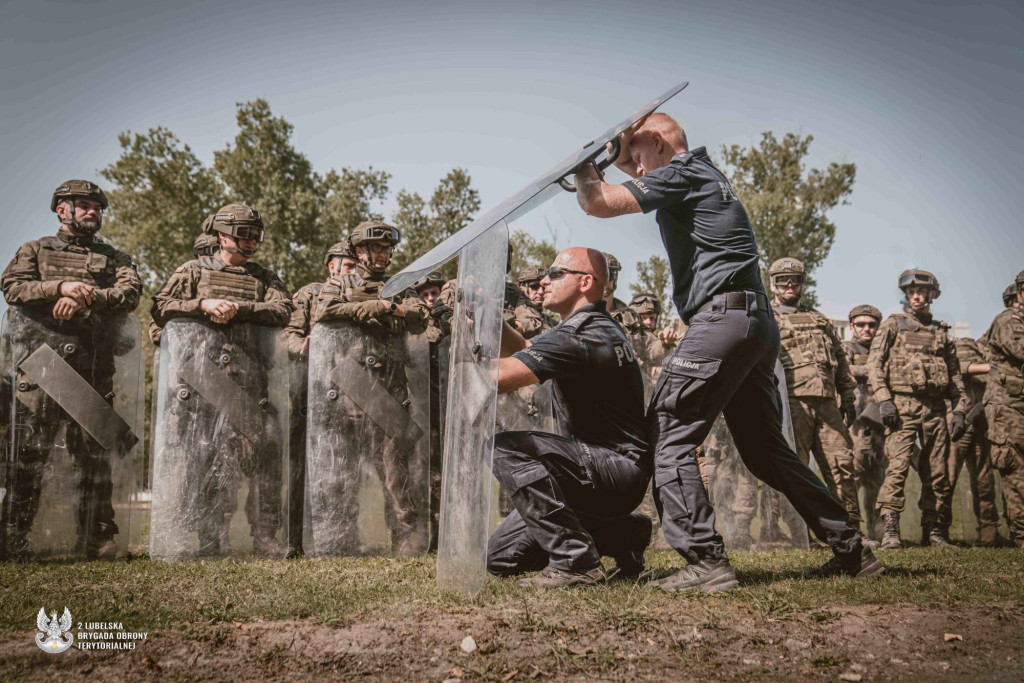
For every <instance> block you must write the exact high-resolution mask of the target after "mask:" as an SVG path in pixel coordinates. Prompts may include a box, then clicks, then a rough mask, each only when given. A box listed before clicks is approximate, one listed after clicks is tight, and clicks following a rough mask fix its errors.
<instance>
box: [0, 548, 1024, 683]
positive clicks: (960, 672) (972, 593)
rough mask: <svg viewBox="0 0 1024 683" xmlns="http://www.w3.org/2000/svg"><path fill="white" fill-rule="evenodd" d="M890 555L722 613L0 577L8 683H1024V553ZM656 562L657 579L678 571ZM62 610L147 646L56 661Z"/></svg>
mask: <svg viewBox="0 0 1024 683" xmlns="http://www.w3.org/2000/svg"><path fill="white" fill-rule="evenodd" d="M879 556H880V557H881V558H882V560H883V562H885V563H886V565H887V566H888V567H889V568H890V575H889V576H887V577H884V578H881V579H876V580H869V581H857V582H855V581H852V580H849V579H829V580H820V579H819V580H805V579H802V578H800V573H801V572H802V571H804V570H806V569H809V568H811V567H813V566H816V565H817V564H819V563H821V562H823V561H824V560H825V559H826V558H827V555H826V553H825V552H824V551H820V550H819V551H797V552H778V553H756V554H755V553H741V552H736V553H734V554H733V563H734V565H735V567H736V569H737V573H738V574H739V578H740V581H741V584H742V588H740V589H737V590H735V591H732V592H730V593H727V594H723V595H720V596H714V595H712V596H708V595H696V596H694V595H677V594H664V593H661V592H658V591H656V590H655V589H653V588H648V587H645V586H644V585H642V584H634V583H625V582H621V583H612V584H611V585H608V586H602V587H598V588H581V589H574V590H569V591H537V590H534V589H527V588H520V587H517V586H515V584H514V582H512V581H509V580H498V579H493V578H492V579H490V580H488V583H487V585H486V587H485V588H484V590H483V592H482V593H481V595H480V596H479V597H477V598H476V599H469V598H465V597H462V596H459V595H454V594H450V593H444V592H442V591H439V590H438V589H437V588H436V586H435V584H434V561H435V560H434V558H433V557H425V558H412V559H408V558H403V559H393V558H348V559H336V560H326V561H320V560H295V561H256V560H244V561H243V560H221V561H204V562H193V563H179V564H164V563H159V562H150V561H147V560H136V561H134V562H131V563H114V564H102V563H78V564H15V565H0V678H2V679H3V680H15V679H18V680H36V679H38V680H42V679H44V678H45V679H49V680H66V679H68V678H72V679H74V678H90V679H95V680H106V679H118V680H125V679H128V680H132V679H136V678H142V677H154V678H157V679H163V678H169V679H173V680H191V679H196V678H202V679H207V680H211V679H212V680H247V679H253V678H278V679H281V680H285V679H296V678H302V679H308V678H312V677H317V678H320V677H323V678H336V679H350V678H357V677H366V678H370V679H389V680H390V679H395V680H439V681H440V680H446V679H464V680H478V679H485V680H503V681H511V680H527V679H531V680H532V679H548V680H565V679H580V680H582V679H593V678H597V679H611V680H631V679H652V680H659V679H661V680H664V679H673V680H697V679H708V678H712V679H729V680H754V679H780V678H784V679H798V680H805V679H806V680H810V679H814V680H822V679H824V680H891V679H901V680H921V679H923V678H928V679H933V680H963V679H968V678H970V679H1001V680H1020V679H1021V678H1022V677H1024V649H1022V648H1021V644H1022V642H1024V553H1021V552H1019V551H1016V550H1003V549H973V548H972V549H967V548H956V549H928V548H909V549H904V550H900V551H890V552H882V553H879ZM648 563H649V566H650V567H651V570H652V571H651V573H652V574H653V575H654V576H655V577H657V576H661V575H664V574H665V573H667V569H668V568H669V567H671V566H673V565H675V564H677V558H676V556H675V555H674V554H671V553H667V552H650V553H648ZM65 605H66V606H68V607H69V608H70V610H71V612H72V614H73V618H74V621H75V622H76V623H77V622H86V621H88V622H120V623H121V624H123V628H124V629H125V630H129V631H145V632H147V634H148V635H147V638H146V639H145V640H144V641H139V642H138V643H137V646H136V649H135V650H134V651H129V652H95V651H80V650H77V649H72V650H70V651H68V652H65V653H62V654H44V653H42V652H40V651H39V650H38V648H37V647H36V646H35V644H34V642H33V638H34V635H35V633H36V629H35V615H36V613H37V612H38V611H39V608H40V607H42V606H45V607H46V609H47V611H50V610H54V609H56V610H57V611H58V613H59V612H60V611H62V610H63V607H64V606H65ZM947 634H949V635H947ZM467 636H468V637H470V638H471V639H472V641H473V642H472V644H471V643H470V642H469V641H465V639H466V638H467ZM464 644H465V649H464V648H463V645H464ZM466 650H471V651H469V652H467V651H466Z"/></svg>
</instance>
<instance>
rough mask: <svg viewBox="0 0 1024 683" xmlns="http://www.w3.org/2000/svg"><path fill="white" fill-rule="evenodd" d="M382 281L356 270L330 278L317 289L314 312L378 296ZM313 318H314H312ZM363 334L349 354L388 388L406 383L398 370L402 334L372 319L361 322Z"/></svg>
mask: <svg viewBox="0 0 1024 683" xmlns="http://www.w3.org/2000/svg"><path fill="white" fill-rule="evenodd" d="M383 286H384V283H383V281H381V280H366V279H364V278H363V277H362V276H360V275H357V274H355V273H351V274H348V275H342V276H340V277H338V278H334V277H332V278H330V279H328V280H327V282H325V283H324V284H323V286H322V288H321V289H320V294H319V295H318V296H317V298H316V300H315V301H314V302H313V309H314V312H315V313H319V310H320V308H321V307H323V306H326V305H327V304H329V303H332V302H339V301H341V302H347V303H359V302H362V301H372V300H375V299H379V298H380V291H381V289H382V288H383ZM310 319H311V320H315V319H316V317H311V318H310ZM358 327H359V330H360V332H361V333H362V336H361V337H360V338H359V340H358V341H357V343H356V344H355V346H354V347H353V348H351V349H348V353H349V355H351V356H353V357H356V358H358V359H359V360H360V362H361V364H362V365H364V366H365V367H366V368H367V370H369V371H370V373H371V374H372V375H373V376H374V377H376V378H378V379H379V380H381V381H383V382H384V384H385V386H386V387H387V388H388V390H389V391H391V390H393V389H396V388H397V387H398V386H399V385H404V384H405V377H404V374H403V373H402V372H401V369H402V368H403V367H404V365H405V364H406V362H407V358H406V352H405V335H404V334H402V333H399V334H394V333H392V332H391V331H390V330H389V329H388V328H387V327H386V326H385V325H383V324H381V323H380V322H378V321H376V320H374V321H370V322H367V323H363V324H360V325H359V326H358Z"/></svg>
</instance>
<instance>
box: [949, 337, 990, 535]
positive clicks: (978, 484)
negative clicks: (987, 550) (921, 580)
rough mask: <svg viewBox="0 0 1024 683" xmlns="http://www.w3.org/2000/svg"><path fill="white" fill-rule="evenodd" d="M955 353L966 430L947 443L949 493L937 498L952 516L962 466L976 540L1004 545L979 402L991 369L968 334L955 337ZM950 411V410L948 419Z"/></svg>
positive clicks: (982, 413) (985, 427) (982, 410)
mask: <svg viewBox="0 0 1024 683" xmlns="http://www.w3.org/2000/svg"><path fill="white" fill-rule="evenodd" d="M955 343H956V356H957V360H959V361H960V371H961V373H962V374H963V379H964V389H965V390H966V392H967V404H968V405H969V406H970V408H969V409H968V411H967V415H966V423H967V431H965V432H964V434H963V436H961V437H960V438H959V439H955V440H953V441H952V442H951V444H950V458H949V493H948V495H947V496H946V498H945V499H944V500H941V501H939V504H940V505H941V506H942V508H943V510H944V512H943V514H944V515H945V517H946V518H947V519H952V514H953V497H954V495H955V491H956V484H957V479H958V478H959V476H960V470H961V468H962V467H964V466H966V467H967V476H968V477H969V478H968V482H969V484H970V487H971V504H972V507H973V508H974V517H975V519H976V520H977V533H978V542H979V543H980V544H981V545H990V546H998V545H1003V544H1005V539H1003V538H1002V537H1001V536H1000V535H999V510H997V509H996V482H995V476H994V475H993V472H992V462H991V447H990V445H989V441H988V438H987V436H986V433H987V431H988V423H987V422H986V421H985V410H984V406H983V404H982V401H983V399H984V396H985V384H986V379H987V378H988V373H989V371H990V369H991V368H990V365H989V362H988V359H986V358H985V354H984V352H983V351H982V349H981V347H980V346H979V345H978V342H976V341H974V340H973V339H971V338H969V337H964V338H961V339H957V340H956V342H955ZM952 418H953V414H952V411H950V414H949V419H950V421H952Z"/></svg>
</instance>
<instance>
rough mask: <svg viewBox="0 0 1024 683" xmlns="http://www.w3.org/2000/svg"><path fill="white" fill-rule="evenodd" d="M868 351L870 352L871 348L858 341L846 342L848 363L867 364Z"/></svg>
mask: <svg viewBox="0 0 1024 683" xmlns="http://www.w3.org/2000/svg"><path fill="white" fill-rule="evenodd" d="M869 353H871V349H869V348H868V347H866V346H864V345H863V344H861V343H860V342H856V341H851V342H847V343H846V357H847V359H848V360H849V361H850V365H867V363H868V354H869ZM865 381H866V380H865Z"/></svg>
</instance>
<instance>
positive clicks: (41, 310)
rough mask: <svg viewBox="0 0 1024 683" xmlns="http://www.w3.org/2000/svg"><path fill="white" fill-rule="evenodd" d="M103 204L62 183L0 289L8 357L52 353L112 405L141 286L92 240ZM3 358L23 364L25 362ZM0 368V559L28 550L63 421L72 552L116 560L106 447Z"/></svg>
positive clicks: (129, 268) (95, 194) (124, 264)
mask: <svg viewBox="0 0 1024 683" xmlns="http://www.w3.org/2000/svg"><path fill="white" fill-rule="evenodd" d="M106 208H107V197H106V195H105V194H104V193H103V190H101V189H100V188H99V187H98V186H96V185H95V184H93V183H91V182H89V181H87V180H69V181H67V182H65V183H63V184H62V185H61V186H60V187H58V188H57V189H56V190H54V192H53V197H52V199H51V201H50V210H51V211H53V212H54V213H56V214H57V217H58V218H59V219H60V224H61V225H60V230H58V232H57V234H56V235H55V236H49V237H42V238H40V239H38V240H33V241H31V242H26V243H25V244H23V245H22V246H21V247H20V248H19V249H18V252H17V254H16V255H15V256H14V259H13V260H12V261H11V262H10V264H8V266H7V268H6V270H4V273H3V277H2V279H0V286H2V287H3V291H4V298H5V299H6V301H7V303H8V304H9V305H10V307H11V311H10V313H9V320H8V330H7V336H8V339H6V340H5V341H6V342H7V344H8V345H9V347H8V349H6V352H7V353H8V354H15V353H19V352H21V351H26V352H34V351H36V349H37V348H39V347H41V346H42V345H48V346H51V347H54V348H55V349H56V350H57V351H56V352H57V354H58V355H59V356H60V357H61V358H62V359H63V362H66V363H67V364H68V365H70V366H71V369H72V370H73V371H74V372H75V373H77V374H78V375H79V376H80V377H81V378H83V379H84V380H85V382H86V383H88V385H89V386H90V387H91V388H92V390H94V391H95V392H96V393H97V394H99V396H100V397H103V400H105V401H106V402H107V403H111V402H112V401H113V397H114V391H115V388H116V387H115V386H114V374H115V365H114V357H115V354H117V353H118V351H115V349H117V348H118V347H119V346H122V345H123V344H122V343H121V341H120V340H119V332H120V330H119V320H120V319H121V318H122V317H123V316H126V315H127V314H129V313H131V312H132V311H134V310H135V307H136V306H138V303H139V294H140V293H141V291H142V283H141V282H140V281H139V276H138V274H137V273H136V272H135V266H134V264H133V263H132V259H131V257H130V256H128V254H125V253H124V252H122V251H119V250H117V249H115V248H114V247H112V246H110V245H109V244H105V243H103V242H102V241H100V240H99V239H97V238H96V233H97V232H99V230H100V227H101V226H102V225H103V210H104V209H106ZM124 352H125V349H123V348H122V349H120V353H122V354H123V353H124ZM26 355H27V354H26ZM33 355H34V354H33ZM6 360H7V361H9V362H11V363H21V362H23V361H25V360H26V359H25V358H8V359H6ZM4 370H5V371H6V372H9V373H11V377H13V376H14V374H15V372H16V373H17V379H14V380H13V384H14V386H11V387H8V388H7V391H10V392H13V393H12V394H11V397H12V398H13V403H14V405H13V407H12V406H11V403H10V402H9V401H8V402H7V404H6V405H4V406H2V409H3V410H5V411H10V412H8V417H11V418H12V419H13V424H11V425H10V427H9V428H10V429H11V430H12V432H13V433H11V434H8V435H7V437H8V438H7V450H8V451H13V452H8V453H5V454H4V457H5V459H6V460H7V463H6V464H7V466H8V467H9V470H8V471H7V472H6V475H7V476H6V477H3V478H2V479H0V487H8V491H7V495H6V496H5V498H4V499H3V507H2V511H0V519H2V527H0V534H2V535H0V558H3V557H5V556H6V557H8V558H18V557H23V556H24V555H26V554H27V552H28V549H29V545H28V534H29V531H30V530H31V528H32V524H33V522H34V520H35V516H36V513H37V512H38V510H39V502H40V501H39V497H40V494H41V493H42V490H43V472H44V468H45V465H46V462H47V460H48V459H49V457H50V454H51V451H52V450H53V448H54V442H55V441H56V439H57V436H58V433H59V431H60V428H61V427H62V426H63V425H65V424H66V425H67V428H66V434H65V437H64V440H65V442H66V443H67V448H68V451H69V453H70V455H71V457H72V459H73V461H74V463H75V469H76V471H75V472H74V475H73V476H74V477H75V478H76V482H75V485H76V488H77V489H78V495H79V496H80V500H79V501H78V505H77V511H76V512H77V519H76V523H77V533H78V551H79V552H83V553H84V554H85V555H86V557H88V558H90V559H96V558H99V559H113V558H114V556H115V554H116V550H117V548H116V545H115V543H114V540H113V539H114V535H115V534H117V533H118V526H117V523H116V522H115V521H114V508H113V505H112V488H113V484H112V480H111V462H110V456H111V452H110V449H105V448H103V447H102V446H101V445H100V444H99V442H97V441H96V440H95V439H94V438H93V437H91V436H90V435H89V434H87V433H86V431H85V430H84V427H83V426H82V425H80V424H79V423H78V422H76V421H75V420H74V419H69V415H68V413H67V412H65V410H63V405H64V404H63V403H59V402H58V401H57V400H55V398H54V397H52V396H51V395H50V394H48V393H44V391H43V389H42V388H41V387H40V386H39V385H40V384H41V382H39V378H38V377H37V378H35V380H36V381H35V382H33V381H29V379H28V378H27V377H26V375H25V374H24V373H23V372H22V371H21V370H20V369H19V370H17V371H16V370H15V368H13V367H7V368H4ZM11 377H5V378H4V379H5V380H8V379H10V378H11ZM68 388H69V389H70V388H71V387H68ZM122 389H125V390H127V389H129V388H128V387H122ZM137 389H138V388H137V387H135V390H137ZM3 393H5V394H6V391H5V392H3ZM69 393H74V392H73V391H72V392H69ZM71 398H74V396H72V397H71ZM121 454H122V455H123V454H124V451H123V450H122V451H121Z"/></svg>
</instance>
